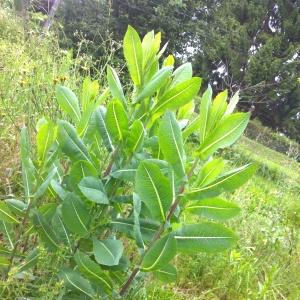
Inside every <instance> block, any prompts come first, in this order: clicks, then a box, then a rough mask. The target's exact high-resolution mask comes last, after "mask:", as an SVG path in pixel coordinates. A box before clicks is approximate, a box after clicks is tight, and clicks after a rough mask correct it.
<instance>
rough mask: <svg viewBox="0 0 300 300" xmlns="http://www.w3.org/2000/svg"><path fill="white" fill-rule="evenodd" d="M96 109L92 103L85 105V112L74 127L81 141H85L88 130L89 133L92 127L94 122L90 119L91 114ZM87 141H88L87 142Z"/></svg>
mask: <svg viewBox="0 0 300 300" xmlns="http://www.w3.org/2000/svg"><path fill="white" fill-rule="evenodd" d="M95 109H96V104H95V103H94V102H91V103H89V104H88V105H87V107H86V109H85V111H84V112H83V114H82V117H81V119H80V121H79V122H78V124H77V126H76V130H77V133H78V136H79V137H80V138H81V139H82V140H84V139H85V140H87V139H86V135H87V134H88V130H90V131H91V128H92V127H93V125H94V124H93V122H94V120H93V119H92V117H93V113H94V111H95ZM87 141H88V140H87Z"/></svg>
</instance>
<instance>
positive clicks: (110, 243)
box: [93, 239, 124, 266]
mask: <svg viewBox="0 0 300 300" xmlns="http://www.w3.org/2000/svg"><path fill="white" fill-rule="evenodd" d="M123 250H124V247H123V244H122V242H121V241H120V240H114V239H107V240H101V241H100V240H96V239H94V241H93V252H94V255H95V258H96V261H97V262H98V263H99V264H101V265H105V266H116V265H118V264H119V261H120V258H121V256H122V254H123Z"/></svg>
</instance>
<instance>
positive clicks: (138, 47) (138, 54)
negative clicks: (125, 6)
mask: <svg viewBox="0 0 300 300" xmlns="http://www.w3.org/2000/svg"><path fill="white" fill-rule="evenodd" d="M123 51H124V56H125V59H126V62H127V67H128V70H129V73H130V76H131V79H132V81H133V83H134V84H135V85H140V84H141V83H142V77H143V75H142V69H143V50H142V43H141V39H140V37H139V35H138V33H137V32H136V31H135V30H134V29H133V28H132V27H131V26H130V25H129V26H128V28H127V31H126V34H125V36H124V40H123Z"/></svg>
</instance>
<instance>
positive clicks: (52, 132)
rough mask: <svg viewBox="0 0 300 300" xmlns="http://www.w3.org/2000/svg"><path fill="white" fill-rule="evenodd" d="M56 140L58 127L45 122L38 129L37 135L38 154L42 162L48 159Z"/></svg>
mask: <svg viewBox="0 0 300 300" xmlns="http://www.w3.org/2000/svg"><path fill="white" fill-rule="evenodd" d="M55 138H56V127H55V126H54V124H53V123H52V122H51V121H48V120H45V122H44V123H43V124H42V125H41V126H40V127H39V128H38V132H37V135H36V146H37V154H38V159H39V161H40V162H43V161H44V160H45V159H46V155H47V153H48V151H49V149H50V147H51V146H52V144H53V143H54V141H55Z"/></svg>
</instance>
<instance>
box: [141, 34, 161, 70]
mask: <svg viewBox="0 0 300 300" xmlns="http://www.w3.org/2000/svg"><path fill="white" fill-rule="evenodd" d="M142 50H143V69H144V70H147V69H148V68H149V65H151V63H152V62H153V59H154V57H155V54H156V51H158V50H157V49H156V47H155V37H154V31H153V30H152V31H150V32H148V33H147V34H146V35H145V36H144V38H143V41H142Z"/></svg>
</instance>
